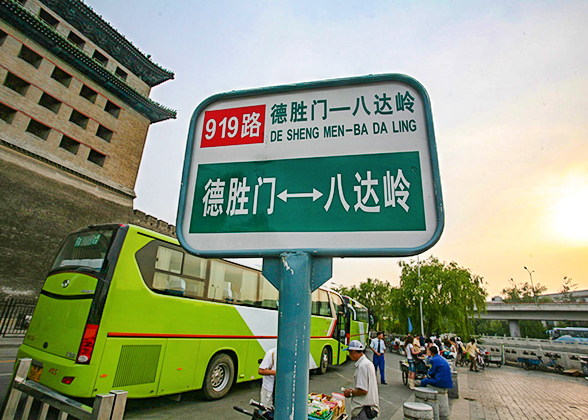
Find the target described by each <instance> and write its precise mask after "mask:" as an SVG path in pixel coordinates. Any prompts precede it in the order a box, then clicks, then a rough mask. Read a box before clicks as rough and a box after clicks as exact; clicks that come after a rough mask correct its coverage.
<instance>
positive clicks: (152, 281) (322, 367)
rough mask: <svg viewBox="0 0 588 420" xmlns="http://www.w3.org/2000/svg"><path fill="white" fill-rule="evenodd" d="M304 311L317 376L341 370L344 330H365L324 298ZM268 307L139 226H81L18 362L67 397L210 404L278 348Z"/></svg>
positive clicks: (221, 268)
mask: <svg viewBox="0 0 588 420" xmlns="http://www.w3.org/2000/svg"><path fill="white" fill-rule="evenodd" d="M312 300H313V301H312V322H311V343H310V354H311V356H312V359H313V361H314V362H315V363H316V365H317V366H318V369H317V370H318V372H319V373H324V372H325V371H326V369H327V367H328V364H340V363H343V362H344V361H345V360H346V353H345V352H343V351H342V350H343V349H344V348H345V346H346V344H347V343H348V341H349V332H350V331H354V330H356V329H357V330H358V331H359V330H361V331H365V332H366V334H365V335H363V336H362V338H363V342H364V344H365V340H367V338H368V334H367V331H368V328H369V325H368V323H367V322H361V321H357V320H353V321H352V320H351V319H350V318H351V314H352V312H354V311H355V312H357V308H355V309H354V310H350V309H349V306H348V305H347V304H345V302H344V300H343V299H342V297H341V296H340V295H339V294H338V293H336V292H334V291H332V290H329V289H327V288H322V287H321V288H319V289H318V290H316V291H314V292H313V294H312ZM278 303H279V301H278V291H277V290H276V289H275V288H274V287H273V286H272V285H271V284H270V283H269V282H268V281H267V280H266V279H265V278H264V277H263V276H262V274H261V272H260V271H259V270H255V269H252V268H249V267H246V266H243V265H240V264H236V263H234V262H230V261H226V260H222V259H203V258H199V257H196V256H193V255H190V254H188V253H187V252H186V251H184V250H183V249H182V248H181V247H180V246H179V243H178V242H177V241H176V240H175V239H172V238H170V237H167V236H165V235H161V234H158V233H156V232H153V231H151V230H148V229H144V228H141V227H137V226H133V225H126V224H121V225H118V224H117V225H96V226H89V227H87V228H85V229H81V230H79V231H77V232H74V233H72V234H70V235H69V236H68V237H67V238H66V239H65V241H64V243H63V245H62V247H61V249H60V251H59V252H58V254H57V257H56V258H55V261H54V262H53V265H52V267H51V269H50V271H49V274H48V276H47V279H46V280H45V284H44V286H43V289H42V291H41V294H40V297H39V301H38V303H37V306H36V308H35V313H34V315H33V318H32V320H31V323H30V326H29V329H28V331H27V334H26V336H25V339H24V343H23V345H22V346H21V347H20V349H19V352H18V357H19V358H21V357H29V358H31V359H33V368H32V371H31V375H32V376H33V377H35V378H36V379H37V380H38V381H39V382H40V383H42V384H44V385H46V386H48V387H50V388H52V389H54V390H56V391H58V392H60V393H62V394H65V395H69V396H73V397H81V398H90V397H93V396H95V395H96V394H99V393H104V392H109V391H110V390H112V389H124V390H126V391H128V395H129V397H130V398H146V397H155V396H161V395H169V394H178V393H182V392H186V391H191V390H196V389H202V390H203V392H204V394H205V396H206V397H207V398H208V399H218V398H221V397H223V396H224V395H225V394H226V393H227V392H228V391H229V390H230V388H231V386H232V385H233V384H234V383H236V382H243V381H249V380H255V379H259V378H260V376H259V374H258V373H257V371H258V367H259V363H260V361H261V359H263V357H264V355H265V352H266V351H267V350H269V349H270V348H272V347H275V346H276V342H277V325H278V311H277V308H278ZM357 305H359V303H357ZM364 309H365V308H364ZM365 321H367V319H366V320H365ZM359 325H361V327H359Z"/></svg>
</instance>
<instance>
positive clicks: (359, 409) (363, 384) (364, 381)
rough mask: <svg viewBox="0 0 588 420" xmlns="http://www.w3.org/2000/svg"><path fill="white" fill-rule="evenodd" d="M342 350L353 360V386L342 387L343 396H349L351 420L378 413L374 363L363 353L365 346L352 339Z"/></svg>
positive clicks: (362, 418) (363, 419)
mask: <svg viewBox="0 0 588 420" xmlns="http://www.w3.org/2000/svg"><path fill="white" fill-rule="evenodd" d="M344 351H349V358H350V359H351V360H353V361H354V362H355V372H354V373H353V388H348V389H343V394H345V398H351V404H350V407H351V413H350V414H351V420H366V419H373V418H374V417H377V416H378V414H379V413H380V396H379V394H378V380H377V378H376V369H375V367H374V364H373V363H372V362H371V361H370V359H368V358H367V357H366V355H365V354H364V352H365V347H364V345H363V344H362V343H361V342H360V341H358V340H352V341H351V342H350V343H349V347H347V348H346V349H345V350H344Z"/></svg>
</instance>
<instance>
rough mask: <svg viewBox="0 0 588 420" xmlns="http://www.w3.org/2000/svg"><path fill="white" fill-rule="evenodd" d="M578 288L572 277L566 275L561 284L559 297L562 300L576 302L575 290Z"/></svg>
mask: <svg viewBox="0 0 588 420" xmlns="http://www.w3.org/2000/svg"><path fill="white" fill-rule="evenodd" d="M577 288H578V285H577V284H573V283H572V278H571V277H567V276H566V277H564V282H563V284H562V285H561V289H559V292H560V293H561V297H560V298H559V301H560V302H575V301H576V298H575V297H574V294H573V292H574V291H575V290H576V289H577Z"/></svg>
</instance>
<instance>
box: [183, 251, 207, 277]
mask: <svg viewBox="0 0 588 420" xmlns="http://www.w3.org/2000/svg"><path fill="white" fill-rule="evenodd" d="M183 274H185V275H186V276H190V277H197V278H199V279H205V278H206V260H205V259H203V258H198V257H195V256H193V255H188V254H186V255H185V256H184V271H183Z"/></svg>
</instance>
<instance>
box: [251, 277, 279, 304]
mask: <svg viewBox="0 0 588 420" xmlns="http://www.w3.org/2000/svg"><path fill="white" fill-rule="evenodd" d="M279 296H280V292H279V291H278V289H276V288H275V287H274V286H273V284H271V283H270V282H269V281H268V279H266V278H265V277H263V276H262V277H261V281H260V282H259V300H258V301H257V302H256V306H261V307H262V308H266V309H277V308H278V299H279Z"/></svg>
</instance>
